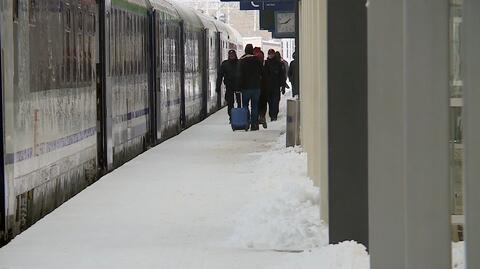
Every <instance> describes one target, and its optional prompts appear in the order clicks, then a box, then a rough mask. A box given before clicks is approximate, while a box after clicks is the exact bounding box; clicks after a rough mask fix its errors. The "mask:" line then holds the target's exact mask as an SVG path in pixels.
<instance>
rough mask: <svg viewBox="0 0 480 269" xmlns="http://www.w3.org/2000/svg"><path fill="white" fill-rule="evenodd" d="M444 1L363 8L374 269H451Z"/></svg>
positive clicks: (398, 1) (387, 0)
mask: <svg viewBox="0 0 480 269" xmlns="http://www.w3.org/2000/svg"><path fill="white" fill-rule="evenodd" d="M448 14H449V13H448V1H437V0H422V1H418V0H382V1H370V5H369V7H368V45H369V46H368V55H369V56H368V63H369V67H368V73H369V75H368V83H369V92H368V104H369V110H368V121H369V209H370V217H369V221H370V255H371V268H372V269H385V268H389V269H447V268H448V269H450V268H451V238H450V216H449V215H450V214H449V205H450V203H449V202H450V196H449V193H450V192H449V187H450V186H449V168H448V167H449V161H448V160H449V158H448V156H449V149H448V137H449V136H448V123H449V117H448V96H449V95H448V76H449V72H448V63H449V60H448V55H449V54H448V51H449V50H448V29H449V28H448Z"/></svg>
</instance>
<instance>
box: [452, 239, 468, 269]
mask: <svg viewBox="0 0 480 269" xmlns="http://www.w3.org/2000/svg"><path fill="white" fill-rule="evenodd" d="M452 268H454V269H465V243H464V242H457V243H453V244H452Z"/></svg>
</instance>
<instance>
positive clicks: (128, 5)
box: [112, 0, 149, 15]
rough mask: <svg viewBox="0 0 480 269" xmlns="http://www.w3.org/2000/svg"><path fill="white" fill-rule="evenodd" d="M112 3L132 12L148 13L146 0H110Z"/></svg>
mask: <svg viewBox="0 0 480 269" xmlns="http://www.w3.org/2000/svg"><path fill="white" fill-rule="evenodd" d="M112 5H113V6H117V7H120V8H122V9H124V10H127V11H131V12H134V13H140V14H144V15H145V14H148V8H149V6H148V3H147V1H146V0H112Z"/></svg>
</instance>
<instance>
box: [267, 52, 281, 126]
mask: <svg viewBox="0 0 480 269" xmlns="http://www.w3.org/2000/svg"><path fill="white" fill-rule="evenodd" d="M265 79H266V83H267V88H268V92H269V98H268V114H269V116H270V120H271V121H276V120H277V117H278V112H279V105H280V92H282V93H283V94H285V71H284V67H283V64H282V62H281V61H280V59H279V58H278V56H277V55H276V54H275V50H273V49H270V50H269V51H268V58H267V61H266V62H265Z"/></svg>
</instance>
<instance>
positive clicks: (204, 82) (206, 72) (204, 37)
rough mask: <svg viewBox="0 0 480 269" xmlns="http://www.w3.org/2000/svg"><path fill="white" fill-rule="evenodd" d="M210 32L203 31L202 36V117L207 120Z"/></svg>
mask: <svg viewBox="0 0 480 269" xmlns="http://www.w3.org/2000/svg"><path fill="white" fill-rule="evenodd" d="M209 34H210V33H209V31H208V29H204V30H203V34H202V41H203V44H202V46H201V47H202V48H203V52H202V51H200V53H202V54H203V63H202V65H201V68H202V74H203V75H202V76H203V78H202V96H203V100H202V117H204V118H206V117H207V115H208V100H209V99H210V97H209V96H208V95H209V83H210V74H209V69H210V67H209V66H208V59H210V43H209V40H210V38H209Z"/></svg>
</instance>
